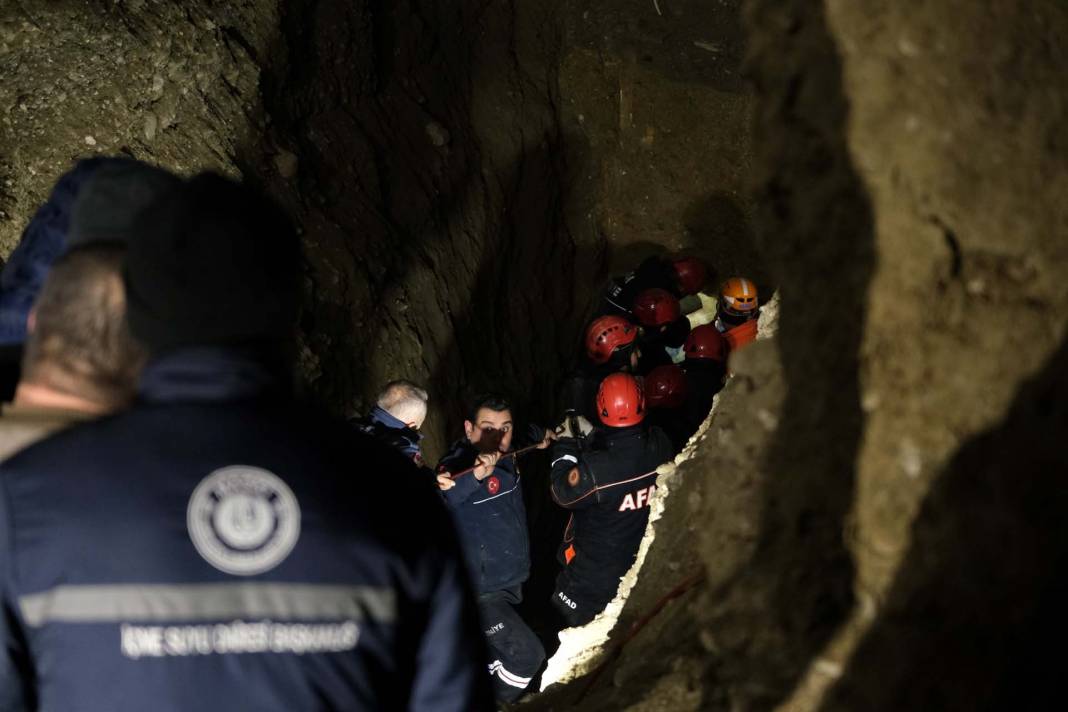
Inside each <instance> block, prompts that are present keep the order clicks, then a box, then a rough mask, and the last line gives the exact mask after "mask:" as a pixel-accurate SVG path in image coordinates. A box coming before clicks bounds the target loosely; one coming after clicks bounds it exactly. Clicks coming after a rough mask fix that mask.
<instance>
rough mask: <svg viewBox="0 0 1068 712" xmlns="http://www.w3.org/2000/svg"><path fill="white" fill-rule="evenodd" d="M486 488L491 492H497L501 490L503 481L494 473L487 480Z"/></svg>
mask: <svg viewBox="0 0 1068 712" xmlns="http://www.w3.org/2000/svg"><path fill="white" fill-rule="evenodd" d="M486 489H488V490H489V493H490V494H497V493H498V492H499V491H500V490H501V481H500V480H498V479H497V476H496V475H492V476H491V477H490V478H489V479H488V480H486Z"/></svg>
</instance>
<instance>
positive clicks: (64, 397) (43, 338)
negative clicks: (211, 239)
mask: <svg viewBox="0 0 1068 712" xmlns="http://www.w3.org/2000/svg"><path fill="white" fill-rule="evenodd" d="M83 163H86V164H88V163H89V162H88V161H86V162H83ZM89 168H91V169H92V171H91V172H89ZM73 173H77V175H78V176H81V175H82V174H84V173H88V177H87V178H85V179H84V180H81V182H79V183H78V186H77V195H76V197H75V198H74V200H73V205H72V206H71V207H70V209H69V210H67V209H66V208H63V209H64V210H67V211H68V212H69V213H70V218H69V228H68V229H67V231H66V235H65V236H60V237H63V238H64V239H63V242H64V243H65V245H64V249H65V252H64V254H62V255H61V256H60V257H59V259H58V260H57V261H56V262H55V264H53V265H51V266H48V265H46V264H45V263H44V261H43V259H38V260H37V262H36V264H37V267H38V268H39V269H47V270H48V276H47V278H45V281H44V286H43V287H42V288H41V292H40V294H39V295H37V297H36V300H35V301H34V302H33V306H32V309H31V310H30V312H29V314H28V315H23V316H22V319H23V321H25V322H26V326H27V327H28V328H27V331H28V335H27V338H26V346H25V349H24V350H23V354H22V368H21V373H20V376H19V378H18V381H17V385H16V388H15V393H14V402H13V403H12V404H11V405H7V406H4V407H3V414H2V417H0V460H2V459H4V458H6V457H8V456H9V455H11V454H13V453H14V452H17V451H18V450H20V449H22V448H23V447H25V446H26V445H29V444H30V443H33V442H36V441H37V440H40V439H42V438H44V437H45V436H47V435H49V434H51V433H53V432H55V431H57V430H60V429H62V428H64V427H67V426H69V425H71V424H73V423H77V422H80V421H82V420H86V419H89V418H93V417H99V416H101V415H104V414H107V413H111V412H114V411H116V410H119V409H120V408H123V407H125V406H127V405H129V403H130V402H131V401H132V400H133V396H134V393H135V391H136V386H137V377H138V375H139V373H140V370H141V367H142V365H143V364H144V356H145V355H144V349H143V348H142V347H141V346H140V344H138V343H137V342H136V341H135V340H134V339H133V338H132V337H131V336H130V334H129V330H128V328H127V326H126V299H125V293H124V291H125V290H124V288H123V285H122V265H123V260H124V256H125V251H126V244H127V243H128V242H129V240H130V239H131V238H132V235H131V230H132V227H133V223H134V218H135V216H136V215H137V213H138V212H139V211H140V210H141V209H143V208H144V207H145V206H146V205H147V204H148V203H149V202H151V200H153V199H154V198H155V197H157V196H158V195H160V194H162V193H163V192H164V191H166V190H169V189H174V188H175V187H176V186H177V185H179V180H178V178H177V177H175V176H173V175H171V174H170V173H167V172H166V171H163V170H160V169H158V168H153V167H152V166H149V165H147V164H144V163H141V162H139V161H134V160H130V159H117V158H108V159H94V160H93V161H92V165H91V166H89V167H85V166H83V167H81V168H80V169H78V170H77V171H75V172H72V174H73ZM66 180H67V182H68V183H70V182H71V180H72V179H71V178H70V177H67V179H66ZM68 192H69V191H68ZM58 205H59V203H57V206H58ZM57 206H52V209H51V210H43V212H44V213H45V214H49V215H52V214H53V213H54V212H56V211H57V210H59V209H60V208H59V207H57ZM53 222H54V221H53ZM28 232H32V231H28ZM53 237H54V236H53ZM31 239H48V238H47V237H46V238H40V237H38V238H33V237H32V235H31ZM38 247H42V245H38ZM53 249H59V248H58V247H56V246H53ZM31 252H32V253H33V254H36V255H38V257H39V258H41V257H43V254H44V253H43V252H42V251H41V250H37V251H36V252H34V251H31ZM12 318H18V317H17V316H15V315H13V316H12Z"/></svg>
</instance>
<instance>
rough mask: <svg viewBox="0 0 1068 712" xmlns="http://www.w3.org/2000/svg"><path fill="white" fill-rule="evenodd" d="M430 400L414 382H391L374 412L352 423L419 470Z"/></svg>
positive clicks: (380, 394)
mask: <svg viewBox="0 0 1068 712" xmlns="http://www.w3.org/2000/svg"><path fill="white" fill-rule="evenodd" d="M429 400H430V396H429V395H427V392H426V391H425V390H423V389H422V388H420V387H419V386H417V385H415V384H414V383H412V382H411V381H406V380H403V379H402V380H399V381H390V382H389V383H387V384H386V385H385V387H383V388H382V392H381V393H379V394H378V398H377V399H376V403H375V407H374V409H373V410H371V412H370V413H369V414H368V415H365V416H364V417H362V418H353V419H352V420H350V421H349V422H350V423H351V424H352V425H353V426H354V427H355V428H356V429H357V430H359V431H360V432H362V433H364V434H366V435H370V436H371V437H372V438H374V439H375V440H378V441H379V442H382V443H385V444H386V445H389V446H390V447H392V448H394V449H396V450H398V451H400V453H401V454H402V455H404V456H405V457H407V458H408V459H410V460H411V461H412V462H414V463H415V464H416V466H417V467H425V466H426V464H425V463H424V462H423V451H422V449H421V448H420V446H419V443H420V442H421V441H422V440H423V434H422V433H420V432H419V428H421V427H423V421H425V420H426V408H427V401H429ZM424 472H426V470H424Z"/></svg>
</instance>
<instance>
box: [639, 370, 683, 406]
mask: <svg viewBox="0 0 1068 712" xmlns="http://www.w3.org/2000/svg"><path fill="white" fill-rule="evenodd" d="M645 402H646V404H647V405H648V406H649V407H650V408H678V407H679V406H681V405H682V404H683V403H685V402H686V374H685V373H683V372H682V368H680V367H679V366H678V365H677V364H674V363H668V364H664V365H663V366H657V367H656V368H654V369H653V370H652V371H650V372H649V375H648V376H646V377H645Z"/></svg>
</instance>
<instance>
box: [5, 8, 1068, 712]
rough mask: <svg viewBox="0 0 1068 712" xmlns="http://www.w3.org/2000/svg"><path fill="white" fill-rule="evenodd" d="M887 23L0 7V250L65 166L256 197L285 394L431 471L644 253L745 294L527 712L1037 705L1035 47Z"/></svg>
mask: <svg viewBox="0 0 1068 712" xmlns="http://www.w3.org/2000/svg"><path fill="white" fill-rule="evenodd" d="M898 5H899V3H893V2H890V1H889V0H880V1H878V2H872V3H866V4H864V6H863V7H859V6H857V7H854V4H853V3H848V2H842V1H839V0H827V1H826V2H818V1H815V0H748V2H745V3H744V8H742V7H740V3H739V2H735V1H734V0H725V1H724V2H717V3H707V2H697V1H696V0H685V1H684V0H678V1H676V2H672V1H671V0H658V1H657V2H651V1H646V0H641V1H639V0H625V1H623V0H580V1H577V2H570V3H564V2H557V1H550V0H545V1H541V2H529V3H527V2H524V3H518V2H506V3H467V2H446V1H444V0H434V1H430V2H418V3H416V2H394V3H387V2H373V1H371V0H362V1H357V2H352V1H348V2H343V1H342V0H276V1H272V0H262V1H259V2H252V1H251V0H241V1H238V2H230V3H224V4H220V3H215V2H210V1H208V0H189V1H188V2H183V3H181V4H180V5H178V4H175V3H165V2H156V1H154V0H137V1H134V0H129V1H127V2H122V3H110V2H108V3H105V2H96V1H92V2H80V1H74V0H67V1H64V2H56V3H48V4H43V3H41V4H38V3H30V2H25V1H22V2H11V3H5V4H3V5H2V6H0V76H3V78H4V81H3V82H2V83H0V112H2V113H0V247H2V248H3V251H4V254H6V253H7V252H8V251H10V249H11V247H12V246H13V245H14V244H15V242H16V241H17V239H18V235H19V233H20V232H21V229H22V227H23V226H24V225H25V223H26V221H27V220H28V218H29V216H30V215H31V214H32V212H33V210H34V209H35V208H36V206H37V205H38V204H39V203H40V201H41V200H42V199H43V198H44V196H45V195H46V194H47V191H48V189H49V187H50V185H51V183H52V182H53V181H54V180H55V178H56V177H57V176H58V175H59V174H60V173H61V172H62V171H63V170H65V169H66V168H68V167H69V165H70V162H71V160H72V159H75V158H78V157H82V156H87V155H95V154H98V153H128V154H131V155H134V156H136V157H138V158H143V159H146V160H149V161H154V162H158V163H160V164H162V165H164V166H166V167H169V168H172V169H175V170H178V171H180V172H184V173H189V172H192V171H194V170H199V169H205V168H211V169H216V170H221V171H224V172H227V173H230V174H232V175H243V176H245V177H246V178H248V179H249V180H253V181H257V182H259V183H261V184H262V185H263V187H264V188H265V189H266V190H268V191H269V192H271V193H272V194H273V195H274V196H276V197H277V198H278V199H279V200H280V201H281V202H282V203H283V204H284V205H285V206H286V207H287V209H288V210H289V211H290V212H291V213H292V214H293V216H294V217H295V218H296V220H297V222H298V223H299V225H300V226H301V229H302V234H303V235H304V239H305V245H306V248H307V250H306V252H307V264H306V266H305V274H306V280H305V283H306V296H307V303H308V306H307V309H306V311H305V315H304V319H303V322H302V349H301V369H302V373H303V375H304V377H305V379H304V380H305V383H306V395H307V396H308V397H310V398H314V399H316V400H318V401H319V402H321V403H322V404H323V405H325V406H326V407H328V408H330V409H331V410H333V411H335V412H337V413H338V414H342V415H345V414H349V413H351V412H353V411H362V410H365V409H366V408H367V406H368V404H369V401H370V398H371V397H372V396H373V393H374V391H375V389H376V388H377V386H378V385H379V384H381V383H382V382H384V381H386V380H389V379H391V378H396V377H408V378H414V379H416V380H420V381H424V382H426V383H427V384H429V390H430V391H431V394H432V398H433V401H432V409H431V417H430V419H429V420H428V423H427V426H426V427H427V432H428V436H429V437H428V442H427V451H428V453H429V455H430V457H431V458H433V457H434V456H436V455H437V454H438V453H440V452H441V450H442V448H443V447H444V445H445V444H446V442H447V441H448V440H449V439H450V438H451V437H452V436H455V434H456V433H457V432H458V431H459V423H460V419H461V417H462V409H461V403H462V402H463V400H464V398H465V397H466V396H468V395H470V394H471V393H473V392H475V391H480V390H485V389H501V390H503V391H505V392H507V393H508V394H510V395H511V396H512V397H513V398H514V399H515V401H516V403H517V405H518V407H519V410H520V412H521V413H523V414H524V415H525V416H527V417H529V418H532V419H536V420H541V421H547V420H549V419H550V418H552V416H553V415H555V405H556V404H555V397H556V388H557V385H558V383H559V379H560V377H561V375H562V374H563V373H564V372H565V370H566V369H567V367H568V365H569V363H570V361H571V360H572V358H573V356H574V353H575V347H576V345H577V343H578V335H579V330H580V329H581V326H582V321H583V316H584V314H585V313H586V310H587V308H588V306H589V304H590V302H591V299H592V298H593V297H594V295H595V292H596V289H597V287H598V286H599V284H600V283H601V282H602V281H603V279H604V278H605V277H606V276H607V275H608V274H609V273H611V272H613V271H619V270H622V269H626V268H627V267H629V266H631V265H632V264H634V263H635V262H636V261H637V260H638V259H639V258H640V257H641V256H644V255H646V254H650V253H652V252H655V251H660V250H689V251H692V252H695V253H697V254H699V255H701V256H703V257H705V258H706V259H707V260H708V261H709V262H710V263H711V264H713V265H714V266H715V267H716V268H717V269H718V270H719V272H720V273H721V274H722V275H727V274H729V273H735V272H742V273H746V274H749V275H751V276H753V277H754V278H756V279H757V280H758V281H759V282H760V283H761V284H762V285H765V286H770V285H775V286H776V287H777V288H778V295H779V296H778V303H777V305H776V313H777V319H776V320H775V321H776V322H777V328H771V327H772V324H771V321H772V320H771V319H769V320H768V323H767V324H765V327H763V328H762V333H763V335H764V336H766V337H767V338H764V339H762V340H761V341H760V342H758V343H757V344H755V345H753V346H752V347H750V348H749V349H747V350H746V351H744V352H742V353H740V354H738V357H737V358H735V359H734V361H733V363H732V368H733V370H734V374H735V375H734V378H733V379H732V381H731V383H730V384H729V386H728V387H727V388H726V389H725V390H724V391H723V393H722V394H721V396H720V397H719V398H718V399H717V404H716V407H715V413H714V416H713V418H712V419H711V420H710V421H709V422H707V423H706V425H705V427H704V428H703V429H702V431H701V432H700V433H699V435H698V436H697V437H695V439H694V440H693V441H691V445H690V447H689V448H688V450H687V451H686V452H685V453H684V455H683V457H682V458H680V459H679V461H678V463H677V465H674V466H671V467H667V468H665V470H664V471H665V474H664V476H663V477H662V478H661V488H660V491H659V494H658V496H657V498H656V499H655V501H654V503H653V509H654V515H655V516H656V521H655V522H654V523H653V525H652V527H651V534H650V535H649V536H647V539H646V542H645V543H644V544H643V554H642V560H641V564H640V566H637V567H636V568H635V570H633V571H632V572H631V574H630V575H629V576H628V579H627V581H626V582H625V584H624V589H625V590H627V593H628V595H627V596H626V598H625V600H622V598H621V600H619V601H618V602H617V603H616V604H613V606H612V607H611V608H610V613H611V616H610V617H609V618H606V619H604V620H603V621H601V622H595V623H594V624H593V625H592V626H590V627H588V629H587V630H584V631H579V632H570V633H565V642H564V648H563V649H562V651H563V653H564V657H560V658H557V659H556V660H555V661H554V663H553V667H550V673H549V674H547V675H546V680H547V681H549V680H550V679H559V680H560V681H561V684H558V685H555V686H552V687H550V688H548V689H547V690H546V691H545V692H543V693H541V694H539V695H537V696H535V697H533V698H532V699H530V700H529V702H528V703H527V704H526V707H527V708H529V709H531V710H538V709H546V710H548V709H553V710H556V709H582V710H617V709H633V710H672V711H675V710H709V709H711V710H719V709H722V710H748V709H782V710H815V709H827V710H832V709H835V710H837V709H843V710H855V709H865V710H869V709H870V710H882V709H886V710H892V709H935V708H960V709H977V708H988V709H1004V708H1016V709H1052V708H1055V707H1059V706H1062V705H1060V704H1057V702H1058V701H1059V698H1060V695H1059V694H1058V692H1057V686H1056V683H1055V681H1056V680H1057V679H1059V677H1058V675H1059V671H1055V670H1054V667H1055V665H1056V662H1057V658H1056V657H1055V656H1053V657H1048V656H1045V655H1043V654H1042V653H1040V652H1039V651H1043V650H1045V649H1047V648H1048V647H1049V646H1048V645H1046V644H1048V643H1052V642H1055V641H1057V640H1060V639H1061V638H1062V637H1063V636H1061V635H1060V634H1061V633H1063V632H1064V630H1065V616H1064V613H1063V610H1062V607H1061V606H1060V598H1061V596H1060V595H1059V593H1061V592H1063V590H1064V588H1065V586H1064V584H1065V581H1064V570H1065V569H1064V566H1063V565H1061V564H1063V562H1064V560H1065V557H1066V552H1068V536H1066V531H1068V529H1066V527H1065V526H1064V525H1063V523H1062V522H1061V521H1060V519H1061V518H1062V517H1061V516H1060V512H1062V511H1064V509H1065V505H1066V504H1068V502H1065V501H1064V500H1065V493H1066V492H1068V489H1066V488H1064V487H1063V475H1064V471H1065V458H1064V455H1063V452H1062V448H1061V447H1060V445H1059V443H1060V440H1061V438H1062V434H1063V432H1065V427H1066V426H1068V422H1066V421H1068V413H1066V410H1065V407H1064V403H1065V402H1066V401H1068V384H1066V383H1065V380H1064V374H1065V373H1066V369H1065V366H1066V363H1065V316H1066V313H1068V310H1066V306H1068V286H1066V285H1068V279H1066V277H1068V274H1066V273H1068V203H1066V202H1065V201H1064V200H1063V195H1064V194H1065V193H1066V191H1068V171H1066V166H1068V142H1066V140H1065V136H1068V87H1066V86H1065V85H1064V82H1063V77H1064V76H1065V73H1066V71H1068V55H1066V53H1065V52H1066V51H1065V47H1068V41H1066V39H1068V12H1066V11H1065V8H1064V6H1063V4H1058V3H1056V2H1053V1H1052V0H1042V1H1040V2H1037V3H1033V4H1031V3H1012V2H997V3H991V4H976V3H969V2H965V0H946V1H945V2H941V3H929V4H927V5H925V6H924V7H923V8H911V7H909V8H903V7H898ZM743 58H744V61H743ZM769 316H770V315H769ZM529 469H530V471H531V475H532V476H531V477H530V478H528V482H530V483H531V485H532V486H531V487H529V488H528V492H527V495H528V499H529V500H530V502H529V504H530V509H531V514H532V516H531V522H532V529H533V536H534V547H535V558H536V560H537V562H538V563H536V569H535V580H534V581H532V586H531V587H530V589H529V590H528V591H527V593H528V599H529V600H533V601H538V600H542V599H543V598H544V594H545V593H547V590H546V581H548V582H549V583H550V584H551V579H548V578H547V577H546V571H547V570H548V567H550V566H551V556H552V551H553V549H554V548H555V544H556V538H557V536H558V529H559V526H560V524H561V521H560V517H559V513H558V512H556V511H555V510H554V509H553V508H552V507H551V506H549V505H548V503H547V499H546V498H545V497H544V472H543V470H539V469H538V463H537V462H536V461H532V464H531V465H530V466H529ZM539 471H540V472H541V473H542V474H541V475H540V477H541V479H540V480H539V475H538V474H537V473H538V472H539ZM533 615H535V616H536V615H537V613H536V606H535V608H534V613H533ZM572 653H575V654H574V655H572ZM1023 681H1026V684H1024V682H1023Z"/></svg>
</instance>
